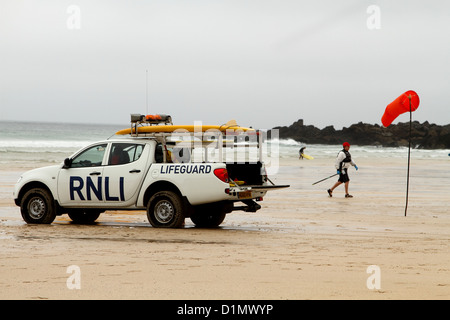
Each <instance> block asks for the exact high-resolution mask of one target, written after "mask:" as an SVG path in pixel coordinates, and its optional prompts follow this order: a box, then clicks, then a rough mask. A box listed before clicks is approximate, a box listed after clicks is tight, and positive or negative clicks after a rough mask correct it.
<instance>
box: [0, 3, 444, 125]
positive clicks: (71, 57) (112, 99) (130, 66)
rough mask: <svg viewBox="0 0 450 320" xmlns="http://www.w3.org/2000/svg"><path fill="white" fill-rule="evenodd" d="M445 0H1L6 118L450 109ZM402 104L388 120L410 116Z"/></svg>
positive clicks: (340, 114)
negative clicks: (411, 96)
mask: <svg viewBox="0 0 450 320" xmlns="http://www.w3.org/2000/svg"><path fill="white" fill-rule="evenodd" d="M449 17H450V1H448V0H447V1H445V0H443V1H438V0H432V1H423V0H420V1H412V0H396V1H388V0H386V1H381V0H345V1H344V0H343V1H338V0H316V1H313V0H309V1H303V0H222V1H220V0H217V1H214V0H209V1H207V0H133V1H124V0H121V1H113V0H104V1H98V0H95V1H93V0H84V1H83V0H70V1H66V0H53V1H50V0H47V1H46V0H42V1H38V0H34V1H25V0H0V120H24V121H57V122H80V123H112V124H126V125H128V122H129V114H130V113H146V110H147V94H146V70H148V109H149V113H152V114H153V113H166V114H170V115H172V117H173V119H174V123H175V124H193V121H195V120H201V121H203V123H205V124H222V123H225V122H226V121H228V120H230V119H236V120H237V122H238V124H240V125H242V126H253V127H256V128H267V129H268V128H272V127H274V126H280V125H281V126H282V125H290V124H292V123H293V122H294V121H296V120H298V119H300V118H302V119H304V123H305V124H308V125H309V124H312V125H315V126H317V127H320V128H323V127H325V126H327V125H334V126H335V127H336V128H341V127H343V126H349V125H351V124H353V123H357V122H359V121H363V122H366V123H372V124H374V123H378V124H381V120H380V119H381V116H382V114H383V112H384V109H385V107H386V105H387V104H389V103H390V102H392V101H393V100H394V99H395V98H397V97H398V96H399V95H400V94H402V93H403V92H405V91H407V90H415V91H416V92H417V93H418V95H419V97H420V99H421V103H420V106H419V109H418V110H417V111H416V112H415V113H414V114H413V119H414V120H418V121H420V122H423V121H426V120H427V121H429V122H433V123H437V124H448V123H450V112H449V110H450V109H449V101H450V88H449V87H450V41H449V39H450V19H449ZM408 120H409V116H408V115H407V114H404V115H402V116H400V117H399V118H397V120H396V121H394V123H397V122H399V121H402V122H404V121H408Z"/></svg>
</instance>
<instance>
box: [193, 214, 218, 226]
mask: <svg viewBox="0 0 450 320" xmlns="http://www.w3.org/2000/svg"><path fill="white" fill-rule="evenodd" d="M225 215H226V214H225V213H224V212H204V213H201V212H198V213H197V212H196V213H194V214H192V215H191V221H192V222H193V223H194V224H195V225H196V226H197V227H200V228H214V227H218V226H219V225H220V224H221V223H222V222H223V220H225Z"/></svg>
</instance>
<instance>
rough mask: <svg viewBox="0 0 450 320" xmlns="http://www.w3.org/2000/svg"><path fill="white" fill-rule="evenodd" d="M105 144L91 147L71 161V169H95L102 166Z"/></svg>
mask: <svg viewBox="0 0 450 320" xmlns="http://www.w3.org/2000/svg"><path fill="white" fill-rule="evenodd" d="M105 150H106V144H101V145H97V146H94V147H91V148H89V149H87V150H85V151H83V152H82V153H80V154H79V155H77V156H76V157H75V158H74V159H73V160H72V165H71V167H72V168H82V167H97V166H101V165H102V161H103V156H104V155H105Z"/></svg>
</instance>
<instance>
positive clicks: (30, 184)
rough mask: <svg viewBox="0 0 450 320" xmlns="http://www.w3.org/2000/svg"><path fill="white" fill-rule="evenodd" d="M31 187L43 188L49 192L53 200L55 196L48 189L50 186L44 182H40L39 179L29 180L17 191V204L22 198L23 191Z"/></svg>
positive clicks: (25, 191)
mask: <svg viewBox="0 0 450 320" xmlns="http://www.w3.org/2000/svg"><path fill="white" fill-rule="evenodd" d="M33 188H42V189H45V190H46V191H48V192H49V193H50V195H51V196H52V198H53V201H54V200H55V196H54V195H53V192H52V190H50V188H49V187H48V186H47V185H46V184H45V183H43V182H40V181H30V182H28V183H27V184H25V185H24V186H23V187H22V188H21V189H20V191H19V194H18V196H17V201H18V203H19V204H20V202H21V201H22V198H23V196H24V195H25V193H27V192H28V191H29V190H31V189H33Z"/></svg>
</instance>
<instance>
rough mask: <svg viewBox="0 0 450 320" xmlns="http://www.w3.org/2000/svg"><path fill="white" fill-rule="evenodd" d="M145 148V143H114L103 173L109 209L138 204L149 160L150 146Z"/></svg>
mask: <svg viewBox="0 0 450 320" xmlns="http://www.w3.org/2000/svg"><path fill="white" fill-rule="evenodd" d="M145 147H146V144H145V143H129V142H117V143H112V145H111V148H110V149H109V150H110V151H109V154H108V159H107V165H106V166H105V167H104V171H103V176H104V179H105V190H104V191H105V199H104V201H105V205H106V206H107V207H124V206H130V205H132V204H133V203H135V202H136V197H137V195H138V189H139V188H140V186H141V183H142V180H143V178H144V175H145V171H146V170H145V169H146V165H147V160H148V156H146V154H147V153H148V152H149V150H148V149H149V146H147V149H146V148H145Z"/></svg>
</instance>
